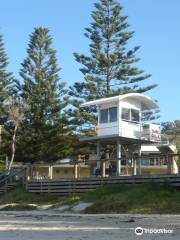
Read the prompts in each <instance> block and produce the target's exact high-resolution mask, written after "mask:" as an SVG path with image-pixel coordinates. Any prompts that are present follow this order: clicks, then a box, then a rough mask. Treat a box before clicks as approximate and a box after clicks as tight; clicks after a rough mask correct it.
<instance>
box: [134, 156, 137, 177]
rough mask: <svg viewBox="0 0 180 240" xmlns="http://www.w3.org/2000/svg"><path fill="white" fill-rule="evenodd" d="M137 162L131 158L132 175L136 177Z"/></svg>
mask: <svg viewBox="0 0 180 240" xmlns="http://www.w3.org/2000/svg"><path fill="white" fill-rule="evenodd" d="M136 167H137V160H136V159H135V158H133V175H134V176H136V175H137V170H136Z"/></svg>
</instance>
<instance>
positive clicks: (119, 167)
mask: <svg viewBox="0 0 180 240" xmlns="http://www.w3.org/2000/svg"><path fill="white" fill-rule="evenodd" d="M116 174H117V176H120V175H121V144H120V141H119V140H117V162H116Z"/></svg>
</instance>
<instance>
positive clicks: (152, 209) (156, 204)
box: [83, 183, 180, 214]
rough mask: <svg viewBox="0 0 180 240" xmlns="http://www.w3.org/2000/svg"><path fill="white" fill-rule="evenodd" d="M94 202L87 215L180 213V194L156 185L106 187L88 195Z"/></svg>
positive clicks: (85, 198)
mask: <svg viewBox="0 0 180 240" xmlns="http://www.w3.org/2000/svg"><path fill="white" fill-rule="evenodd" d="M83 198H84V201H87V202H93V205H92V206H89V207H88V208H87V209H86V211H85V212H86V213H141V214H145V213H146V214H153V213H154V214H156V213H157V214H173V213H180V192H178V191H176V190H174V189H172V188H170V187H168V186H166V185H164V186H160V185H158V184H154V183H148V184H142V185H140V186H122V185H121V186H120V185H119V186H117V185H116V186H104V187H100V188H98V189H97V190H96V191H94V192H92V193H88V194H86V195H85V196H84V197H83Z"/></svg>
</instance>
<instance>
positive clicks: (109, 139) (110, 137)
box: [79, 134, 156, 144]
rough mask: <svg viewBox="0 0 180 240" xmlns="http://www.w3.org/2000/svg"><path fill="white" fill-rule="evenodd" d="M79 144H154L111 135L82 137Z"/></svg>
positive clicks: (143, 140)
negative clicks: (118, 142)
mask: <svg viewBox="0 0 180 240" xmlns="http://www.w3.org/2000/svg"><path fill="white" fill-rule="evenodd" d="M79 140H80V141H81V142H89V143H91V142H92V143H93V142H104V143H107V142H108V143H112V142H116V141H117V140H120V142H121V143H122V144H150V143H151V144H152V143H156V142H152V141H149V140H145V139H135V138H126V137H121V136H119V135H118V134H112V135H105V136H93V137H82V138H80V139H79Z"/></svg>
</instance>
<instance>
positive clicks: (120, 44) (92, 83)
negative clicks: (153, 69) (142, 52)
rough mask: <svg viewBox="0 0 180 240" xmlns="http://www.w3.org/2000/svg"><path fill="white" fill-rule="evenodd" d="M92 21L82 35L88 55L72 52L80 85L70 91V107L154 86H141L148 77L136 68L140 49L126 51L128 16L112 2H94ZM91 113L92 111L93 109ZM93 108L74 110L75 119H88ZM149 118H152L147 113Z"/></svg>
mask: <svg viewBox="0 0 180 240" xmlns="http://www.w3.org/2000/svg"><path fill="white" fill-rule="evenodd" d="M91 16H92V19H93V22H92V23H91V26H90V27H89V28H86V29H85V36H86V37H87V38H88V40H89V41H90V44H89V52H90V54H89V56H86V55H84V54H78V53H74V56H75V59H76V61H77V62H78V63H80V64H82V67H81V68H80V71H81V72H82V74H83V75H84V80H85V81H83V82H76V83H75V84H74V86H73V87H71V88H70V95H71V96H73V97H75V99H76V101H73V105H74V106H75V107H78V106H79V104H80V103H81V102H83V101H87V100H94V99H98V98H101V97H108V96H114V95H119V94H125V93H129V92H138V93H144V92H146V91H149V90H151V89H153V88H155V87H156V86H157V85H156V84H153V85H147V86H144V87H142V86H140V83H141V82H142V81H144V80H146V79H148V78H149V77H150V76H151V75H150V74H145V73H144V71H143V70H140V69H138V68H137V67H136V66H135V63H137V62H138V61H139V60H140V59H139V58H137V57H136V56H135V54H136V52H137V51H138V50H139V48H140V47H139V46H136V47H134V48H133V49H128V42H129V40H130V39H131V38H132V37H133V35H134V32H133V31H129V30H128V28H129V24H128V23H127V16H124V15H122V6H121V5H120V4H119V3H118V2H117V1H115V0H100V1H99V2H98V3H95V10H94V11H93V12H92V14H91ZM93 110H94V109H93ZM91 111H92V109H85V111H83V110H81V112H80V113H79V112H78V111H76V110H75V111H74V110H73V113H74V114H75V115H78V118H76V119H77V120H78V119H81V122H82V123H83V120H84V119H86V121H87V120H89V123H91V122H92V119H91V118H92V116H91V118H89V112H91ZM146 117H147V118H148V119H150V118H152V114H151V113H147V114H146Z"/></svg>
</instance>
